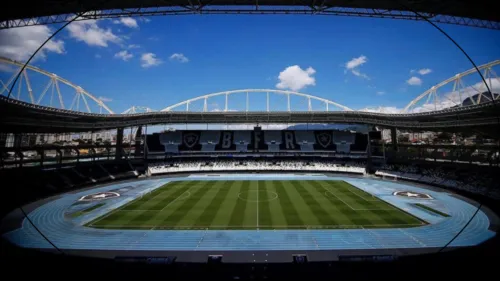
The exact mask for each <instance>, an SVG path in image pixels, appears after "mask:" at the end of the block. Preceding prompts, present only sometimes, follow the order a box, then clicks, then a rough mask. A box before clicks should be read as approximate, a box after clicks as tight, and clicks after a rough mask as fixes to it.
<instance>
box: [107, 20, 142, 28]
mask: <svg viewBox="0 0 500 281" xmlns="http://www.w3.org/2000/svg"><path fill="white" fill-rule="evenodd" d="M113 23H114V24H123V25H125V26H126V27H130V28H138V27H139V25H138V24H137V21H136V20H135V19H134V18H129V17H124V18H120V19H119V20H113Z"/></svg>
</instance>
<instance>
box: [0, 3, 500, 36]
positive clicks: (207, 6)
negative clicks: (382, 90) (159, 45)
mask: <svg viewBox="0 0 500 281" xmlns="http://www.w3.org/2000/svg"><path fill="white" fill-rule="evenodd" d="M489 4H490V3H489V2H487V1H485V0H476V1H473V2H471V1H458V0H441V1H435V0H418V1H415V0H399V1H391V0H370V1H365V0H322V1H316V0H299V1H290V0H197V1H191V0H170V1H165V0H138V1H117V0H101V1H92V0H87V1H62V0H51V1H43V0H42V1H36V2H33V3H30V5H28V6H26V5H24V6H23V5H21V6H19V7H11V8H10V9H9V13H5V14H4V15H1V16H0V29H5V28H15V27H22V26H32V25H43V24H54V23H63V22H67V21H70V20H72V19H73V18H74V17H75V16H77V15H82V17H81V20H86V19H105V18H118V17H131V16H160V15H192V14H194V15H196V14H284V15H287V14H302V15H335V16H357V17H372V18H388V19H404V20H415V21H422V20H429V21H432V22H435V23H447V24H455V25H463V26H472V27H480V28H489V29H496V30H499V29H500V20H499V18H498V15H497V13H496V11H495V10H494V9H484V8H483V7H487V6H489ZM417 13H419V14H420V15H419V14H417ZM422 17H424V18H422ZM77 20H80V18H79V19H77Z"/></svg>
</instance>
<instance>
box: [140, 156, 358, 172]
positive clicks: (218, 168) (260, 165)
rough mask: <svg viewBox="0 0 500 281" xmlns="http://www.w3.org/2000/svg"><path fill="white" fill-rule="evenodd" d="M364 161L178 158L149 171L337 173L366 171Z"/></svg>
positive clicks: (159, 164)
mask: <svg viewBox="0 0 500 281" xmlns="http://www.w3.org/2000/svg"><path fill="white" fill-rule="evenodd" d="M365 166H366V164H365V163H364V162H349V163H343V162H332V161H326V160H325V161H320V160H315V161H307V160H279V159H266V160H264V159H261V160H247V159H242V160H238V159H217V160H216V161H213V160H212V161H205V160H190V161H189V160H187V161H185V160H181V161H179V160H177V161H168V162H162V163H155V164H150V165H149V169H148V171H149V173H150V174H151V175H155V174H167V173H184V172H224V171H302V172H304V171H310V172H316V171H323V172H337V173H354V174H364V173H365Z"/></svg>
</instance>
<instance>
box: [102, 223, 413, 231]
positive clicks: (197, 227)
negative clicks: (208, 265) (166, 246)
mask: <svg viewBox="0 0 500 281" xmlns="http://www.w3.org/2000/svg"><path fill="white" fill-rule="evenodd" d="M259 226H260V227H265V228H283V229H284V230H295V229H288V228H302V229H339V228H340V229H356V228H358V229H365V230H369V228H370V227H388V228H398V227H401V226H422V225H421V224H415V223H408V224H371V225H356V224H342V225H318V226H311V225H308V226H306V225H259ZM99 227H109V228H116V227H124V228H127V227H132V228H151V229H156V228H169V229H204V230H207V229H210V228H217V229H215V230H221V229H226V228H255V225H237V226H227V225H211V226H193V225H189V226H182V225H181V226H162V225H99Z"/></svg>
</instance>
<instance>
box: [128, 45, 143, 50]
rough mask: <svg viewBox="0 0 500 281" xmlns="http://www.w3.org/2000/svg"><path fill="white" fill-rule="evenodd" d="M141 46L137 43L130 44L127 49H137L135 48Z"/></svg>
mask: <svg viewBox="0 0 500 281" xmlns="http://www.w3.org/2000/svg"><path fill="white" fill-rule="evenodd" d="M140 47H141V46H140V45H137V44H130V45H128V48H129V49H137V48H140Z"/></svg>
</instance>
